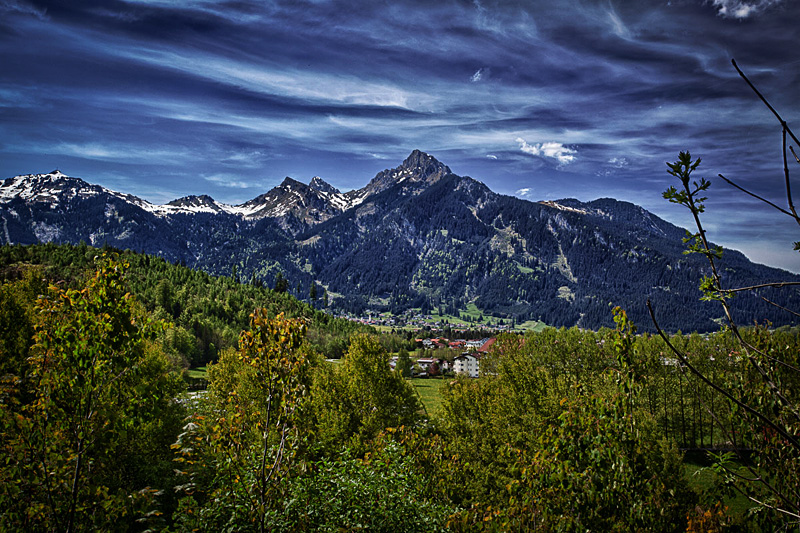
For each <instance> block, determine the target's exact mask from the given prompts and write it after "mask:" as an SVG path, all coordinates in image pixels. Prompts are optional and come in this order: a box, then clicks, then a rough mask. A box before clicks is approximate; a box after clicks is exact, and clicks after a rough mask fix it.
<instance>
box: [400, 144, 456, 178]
mask: <svg viewBox="0 0 800 533" xmlns="http://www.w3.org/2000/svg"><path fill="white" fill-rule="evenodd" d="M400 168H402V169H407V170H411V171H415V173H418V174H420V175H422V176H423V177H425V176H430V175H431V174H436V173H442V174H449V173H450V168H449V167H448V166H447V165H445V164H444V163H442V162H440V161H439V160H437V159H436V158H435V157H433V156H432V155H430V154H426V153H425V152H423V151H421V150H414V151H413V152H411V154H409V156H408V157H407V158H406V159H405V161H403V164H402V165H400Z"/></svg>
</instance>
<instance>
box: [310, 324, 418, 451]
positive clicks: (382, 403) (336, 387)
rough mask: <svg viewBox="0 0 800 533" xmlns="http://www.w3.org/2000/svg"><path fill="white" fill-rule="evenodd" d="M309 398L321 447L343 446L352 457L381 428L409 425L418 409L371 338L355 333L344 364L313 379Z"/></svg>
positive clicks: (413, 396)
mask: <svg viewBox="0 0 800 533" xmlns="http://www.w3.org/2000/svg"><path fill="white" fill-rule="evenodd" d="M312 396H313V398H314V409H313V411H314V414H315V416H316V419H317V422H316V424H317V428H318V429H317V434H318V436H319V440H320V442H321V443H322V445H324V446H326V447H327V448H328V449H339V448H340V447H341V446H342V445H347V446H349V447H350V448H351V450H352V451H353V452H354V453H356V454H359V453H363V452H364V451H366V449H367V447H368V444H369V443H370V442H371V441H372V440H373V439H374V438H375V437H377V436H378V435H379V434H380V433H381V432H382V431H383V430H384V429H386V428H390V427H391V428H394V427H400V426H413V425H414V424H415V423H416V422H417V421H418V420H419V419H420V418H421V405H420V403H419V400H418V399H417V396H416V394H415V392H414V390H413V389H412V388H411V385H410V384H409V383H408V382H406V380H405V379H404V378H403V377H402V375H401V374H399V373H398V372H392V371H391V369H390V368H389V355H388V353H387V352H386V350H385V349H384V348H383V346H381V344H380V342H379V341H378V340H377V339H376V338H375V337H374V336H368V335H355V336H354V337H353V338H352V339H351V341H350V347H349V349H348V350H347V353H346V354H345V357H344V360H343V361H342V362H341V363H338V364H337V365H336V366H335V367H334V368H330V367H323V368H321V369H319V371H318V372H317V373H316V374H315V376H314V386H313V392H312Z"/></svg>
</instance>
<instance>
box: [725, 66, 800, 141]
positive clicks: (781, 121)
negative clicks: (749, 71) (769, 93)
mask: <svg viewBox="0 0 800 533" xmlns="http://www.w3.org/2000/svg"><path fill="white" fill-rule="evenodd" d="M731 63H733V68H735V69H736V72H738V73H739V76H741V77H742V79H743V80H744V81H746V82H747V85H749V86H750V88H751V89H753V92H755V93H756V95H758V97H759V98H760V99H761V101H762V102H764V105H765V106H767V108H768V109H769V110H770V111H772V114H773V115H775V118H777V119H778V121H779V122H780V123H781V126H783V127H784V128H786V133H788V134H789V136H790V137H791V138H792V139H793V140H794V142H796V143H797V144H800V139H798V138H797V137H795V135H794V133H793V132H792V130H791V129H790V128H789V126H788V125H787V124H786V121H785V120H783V119H782V118H781V116H780V115H779V114H778V112H777V111H775V108H773V107H772V106H771V105H770V103H769V102H767V99H766V98H764V96H763V95H762V94H761V93H760V92H759V91H758V89H756V86H755V85H753V83H752V82H751V81H750V80H749V79H748V77H747V76H745V74H744V72H742V71H741V69H740V68H739V65H737V64H736V60H735V59H731Z"/></svg>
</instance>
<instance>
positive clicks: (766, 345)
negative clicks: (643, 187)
mask: <svg viewBox="0 0 800 533" xmlns="http://www.w3.org/2000/svg"><path fill="white" fill-rule="evenodd" d="M733 65H734V68H736V70H737V72H738V73H739V74H740V76H741V77H742V78H743V79H744V80H745V81H746V82H747V84H748V85H749V86H750V87H751V89H753V91H754V92H755V93H756V95H757V96H758V97H759V98H760V99H761V101H762V102H763V103H764V104H765V105H766V106H767V107H768V108H769V110H770V111H771V112H772V113H773V114H774V115H775V117H776V118H777V119H778V121H779V123H780V125H781V133H782V138H783V163H784V165H783V168H784V181H785V189H786V200H787V207H786V208H782V207H779V206H778V205H776V204H774V203H773V202H770V201H768V200H766V199H764V198H762V197H760V196H758V195H755V194H753V193H751V192H749V191H747V190H746V189H744V188H742V187H740V186H738V185H736V184H735V183H734V182H733V181H731V180H729V179H727V178H725V177H724V176H722V174H720V175H719V176H720V177H721V178H722V179H723V180H725V181H726V182H727V183H729V184H731V185H733V186H734V187H736V188H737V189H739V190H741V191H743V192H745V193H747V194H749V195H750V196H752V197H754V198H756V199H758V200H761V201H763V202H766V203H767V204H768V205H770V206H771V207H772V208H775V209H777V210H778V211H780V212H781V213H783V214H785V215H787V216H789V217H790V218H792V219H793V220H794V221H795V222H797V223H798V224H800V216H798V214H797V211H796V210H795V207H794V203H793V200H792V195H791V188H790V180H789V163H788V157H787V137H789V138H791V139H792V140H793V141H794V142H795V143H797V144H798V145H800V140H798V138H797V137H796V136H795V135H794V133H793V132H792V131H791V129H790V128H789V126H788V124H787V123H786V121H784V120H783V119H782V118H781V116H780V115H779V114H778V113H777V112H776V111H775V109H774V108H773V107H772V106H771V105H770V104H769V102H767V100H766V99H765V98H764V97H763V96H762V95H761V93H760V92H759V91H758V90H757V89H756V88H755V86H754V85H753V84H752V82H751V81H750V80H749V79H748V78H747V77H746V76H745V75H744V73H743V72H742V71H741V70H740V69H739V67H738V66H737V65H736V62H735V61H734V62H733ZM789 151H791V152H792V155H793V156H794V158H795V160H797V162H798V163H800V158H798V156H797V153H796V152H795V150H794V147H791V146H790V147H789ZM699 165H700V159H697V160H693V159H692V157H691V155H690V154H689V152H681V153H680V154H679V156H678V160H677V161H675V162H674V163H667V166H668V169H669V170H668V172H669V174H671V175H672V176H675V177H676V178H678V180H679V181H680V186H679V187H675V186H672V187H670V188H669V189H668V190H667V191H665V192H664V198H665V199H667V200H668V201H670V202H673V203H676V204H679V205H682V206H683V207H685V208H687V209H688V210H689V212H690V213H691V214H692V217H693V219H694V222H695V227H696V229H697V231H696V232H695V233H689V234H688V235H687V238H686V239H685V242H687V243H688V250H687V251H688V252H689V253H698V254H700V255H702V256H704V257H705V258H706V259H707V261H708V264H709V275H708V276H707V277H705V278H704V279H703V281H702V283H701V286H700V289H701V291H702V293H703V296H702V299H704V300H710V301H716V302H718V303H719V305H720V306H721V308H722V310H723V312H724V315H725V320H726V330H727V331H728V332H729V334H730V335H731V336H732V337H733V338H734V339H735V340H736V342H737V343H738V345H739V353H740V354H741V357H742V358H743V361H745V362H746V367H743V368H742V369H741V372H742V376H741V378H740V379H738V380H736V382H735V383H720V382H719V381H717V380H715V379H714V377H713V376H712V375H711V374H710V373H709V372H708V371H707V370H705V369H703V368H700V367H699V366H698V365H695V364H693V363H692V361H690V359H689V358H688V357H687V354H686V353H685V351H683V350H681V349H680V347H678V346H675V345H674V344H673V343H670V341H669V339H668V338H667V337H666V335H664V333H663V332H662V331H661V329H660V327H659V326H658V321H657V318H656V312H655V310H654V309H653V307H652V306H651V305H650V303H649V302H648V307H649V309H650V314H651V317H652V320H653V323H654V324H655V325H656V327H657V328H658V331H659V334H660V335H661V336H662V338H664V340H665V342H666V343H667V344H668V346H669V347H670V349H671V350H672V352H673V353H674V354H675V355H676V356H677V357H678V359H679V360H680V362H681V363H682V364H683V365H684V366H685V368H686V369H687V371H688V372H691V374H692V375H694V376H696V377H697V378H698V379H699V380H700V381H701V382H703V383H704V384H705V385H706V386H708V387H710V388H711V389H712V390H713V391H715V392H716V393H717V394H719V395H720V396H721V397H722V398H724V402H725V403H727V404H729V405H730V406H731V410H732V415H733V416H731V417H727V418H722V417H720V416H719V414H718V413H715V412H713V411H712V412H711V413H710V414H711V416H712V417H713V418H714V419H715V422H716V425H717V426H718V428H719V429H720V430H721V431H723V432H724V433H725V435H726V438H727V439H728V441H729V442H732V443H735V444H737V447H736V453H738V455H739V456H738V459H739V463H738V464H737V463H736V462H734V461H733V459H734V457H735V456H734V455H733V453H728V454H721V455H717V456H716V460H717V462H716V469H717V470H718V471H719V472H721V473H723V474H724V476H725V477H726V478H727V483H728V485H729V486H732V487H734V488H735V489H736V490H737V491H739V492H740V493H742V494H744V495H745V496H746V497H747V498H749V499H750V500H751V501H752V502H753V503H754V504H756V505H757V506H759V507H760V508H762V509H763V510H766V511H768V513H761V516H763V517H766V519H767V520H774V521H776V522H778V523H780V522H783V525H782V527H785V528H787V529H788V528H791V527H796V526H797V524H798V523H800V498H799V497H798V487H800V397H798V393H797V391H798V387H797V385H798V383H800V365H799V364H798V363H799V362H800V361H798V356H797V353H796V351H792V350H785V349H781V347H780V346H776V345H775V343H774V342H773V341H772V340H771V337H772V336H773V335H774V334H773V333H772V332H770V331H768V330H767V329H766V328H762V329H758V330H756V335H750V334H748V333H747V332H746V331H745V330H743V329H742V328H741V327H740V326H739V324H737V322H736V320H735V319H734V318H733V315H732V313H731V310H730V307H729V305H728V301H729V300H730V298H732V297H734V296H736V295H739V296H741V295H743V294H747V293H756V294H758V293H761V292H765V291H767V290H769V289H777V288H784V289H785V288H791V287H792V286H796V285H798V283H797V282H767V283H763V284H758V285H754V286H749V287H736V288H727V287H726V286H725V283H724V282H725V277H724V276H723V274H722V271H721V266H720V264H721V263H720V261H721V259H722V250H721V248H719V247H717V246H713V245H711V243H710V242H709V241H708V238H707V236H706V231H705V229H704V227H703V224H702V222H701V214H702V213H703V212H704V210H705V206H704V201H705V200H706V197H704V196H703V195H704V194H706V191H708V189H709V188H710V186H711V183H710V182H709V181H708V180H706V179H705V178H701V179H700V181H699V182H698V181H696V180H694V179H693V178H692V174H693V173H694V171H695V170H697V168H698V166H699ZM687 233H688V232H687ZM795 249H800V243H795ZM761 297H762V298H763V299H765V300H766V301H767V302H769V303H774V302H772V301H771V300H769V299H768V298H766V297H765V296H763V295H762V296H761ZM775 305H777V304H775ZM779 307H781V306H779ZM783 309H784V310H785V311H787V312H790V313H794V314H795V315H796V314H797V313H796V312H795V310H789V309H785V308H783ZM744 448H750V449H752V450H753V451H754V453H753V456H752V457H744V455H743V454H742V450H743V449H744ZM740 465H742V466H740ZM769 527H777V525H776V524H772V525H770V526H769Z"/></svg>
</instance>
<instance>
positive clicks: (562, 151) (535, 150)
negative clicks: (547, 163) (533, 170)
mask: <svg viewBox="0 0 800 533" xmlns="http://www.w3.org/2000/svg"><path fill="white" fill-rule="evenodd" d="M517 142H518V143H519V145H520V146H519V149H520V150H522V151H523V152H525V153H526V154H530V155H533V156H536V157H547V158H550V159H555V160H556V161H558V163H559V164H560V165H568V164H569V163H572V162H573V161H575V154H577V153H578V151H577V150H574V149H572V148H569V147H567V146H564V145H563V144H561V143H557V142H554V141H549V142H543V143H536V144H528V143H527V142H526V141H525V139H523V138H522V137H517Z"/></svg>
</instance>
